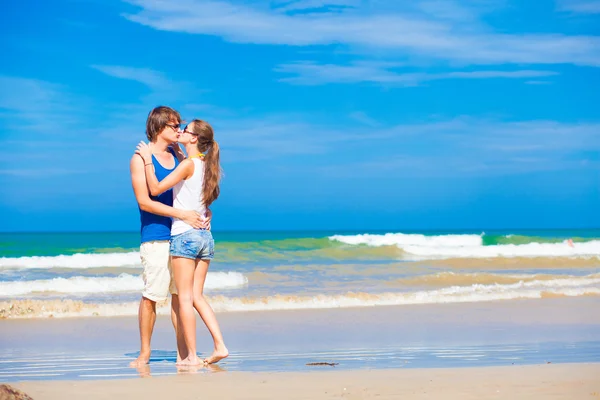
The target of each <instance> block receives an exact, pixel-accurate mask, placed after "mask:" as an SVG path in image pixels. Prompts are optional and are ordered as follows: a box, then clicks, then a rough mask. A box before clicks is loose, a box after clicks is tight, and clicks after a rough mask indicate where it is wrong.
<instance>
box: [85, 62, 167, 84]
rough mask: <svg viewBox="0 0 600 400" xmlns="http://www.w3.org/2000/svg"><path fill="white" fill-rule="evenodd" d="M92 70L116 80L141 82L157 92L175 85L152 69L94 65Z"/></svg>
mask: <svg viewBox="0 0 600 400" xmlns="http://www.w3.org/2000/svg"><path fill="white" fill-rule="evenodd" d="M92 68H94V69H96V70H98V71H100V72H102V73H104V74H106V75H109V76H112V77H114V78H119V79H126V80H131V81H135V82H139V83H141V84H143V85H146V86H148V87H149V88H151V89H155V90H161V89H164V88H168V87H170V86H171V85H173V82H172V81H170V80H169V79H167V78H166V77H165V76H164V74H163V73H161V72H159V71H155V70H152V69H150V68H134V67H126V66H120V65H92Z"/></svg>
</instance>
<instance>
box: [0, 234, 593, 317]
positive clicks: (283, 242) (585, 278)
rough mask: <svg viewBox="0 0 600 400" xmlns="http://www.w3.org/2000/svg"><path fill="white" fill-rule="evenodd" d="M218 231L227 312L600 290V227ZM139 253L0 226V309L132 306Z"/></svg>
mask: <svg viewBox="0 0 600 400" xmlns="http://www.w3.org/2000/svg"><path fill="white" fill-rule="evenodd" d="M213 235H214V238H215V243H216V250H215V259H214V260H213V261H212V262H211V267H210V271H209V273H208V277H207V281H206V288H205V289H206V292H207V293H208V294H209V295H211V296H214V297H215V299H216V300H215V307H216V308H217V309H219V310H221V311H252V310H261V309H279V310H292V309H303V308H330V307H355V306H383V305H393V304H427V303H432V302H433V303H438V302H439V303H444V302H464V301H474V302H477V301H499V300H510V299H516V298H542V299H543V298H545V297H548V296H550V297H552V296H595V295H600V230H598V229H588V230H521V231H492V230H488V231H485V232H482V231H456V232H448V231H427V232H411V231H404V232H380V231H372V232H340V231H338V232H336V231H330V232H325V231H314V232H218V231H216V232H213ZM138 249H139V233H137V232H101V233H100V232H99V233H2V234H0V317H1V316H2V315H12V314H13V313H14V308H11V309H10V310H8V311H7V309H4V311H3V308H2V301H5V302H6V301H11V302H15V301H16V302H17V303H16V304H17V305H19V304H23V306H24V307H26V310H27V313H29V314H28V315H32V316H38V315H39V316H42V315H53V316H56V315H62V314H65V313H66V314H69V313H71V314H72V313H73V312H79V313H81V315H113V314H111V313H114V314H117V313H125V314H130V313H132V314H133V313H135V309H136V307H135V301H136V300H137V299H139V296H140V292H141V290H142V288H143V283H142V280H141V272H142V267H141V263H140V258H139V253H138ZM29 300H33V301H36V302H37V303H35V305H34V307H33V308H32V306H31V305H30V304H27V305H25V303H18V302H22V301H29ZM65 300H71V301H74V302H75V303H73V304H71V303H69V304H65V303H64V301H65ZM81 302H82V303H83V305H82V304H80V303H81ZM13 304H14V303H5V307H9V306H10V305H13ZM106 305H109V307H105V306H106ZM99 308H101V310H99ZM11 310H12V311H11ZM31 310H33V311H31ZM2 313H3V314H2ZM7 313H8V314H7Z"/></svg>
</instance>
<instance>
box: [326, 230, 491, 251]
mask: <svg viewBox="0 0 600 400" xmlns="http://www.w3.org/2000/svg"><path fill="white" fill-rule="evenodd" d="M329 239H331V240H337V241H338V242H342V243H346V244H354V245H358V244H366V245H369V246H393V245H396V246H399V247H402V248H404V246H426V247H460V246H481V245H482V243H483V242H482V239H481V236H480V235H438V236H425V235H420V234H405V233H386V234H385V235H371V234H364V235H350V236H345V235H334V236H331V237H330V238H329Z"/></svg>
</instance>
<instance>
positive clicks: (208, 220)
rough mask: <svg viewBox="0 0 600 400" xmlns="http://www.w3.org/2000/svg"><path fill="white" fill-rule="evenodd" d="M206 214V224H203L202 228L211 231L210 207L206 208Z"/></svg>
mask: <svg viewBox="0 0 600 400" xmlns="http://www.w3.org/2000/svg"><path fill="white" fill-rule="evenodd" d="M204 215H205V218H204V226H202V228H203V229H206V230H207V231H210V222H211V221H212V211H210V208H207V209H206V213H205V214H204Z"/></svg>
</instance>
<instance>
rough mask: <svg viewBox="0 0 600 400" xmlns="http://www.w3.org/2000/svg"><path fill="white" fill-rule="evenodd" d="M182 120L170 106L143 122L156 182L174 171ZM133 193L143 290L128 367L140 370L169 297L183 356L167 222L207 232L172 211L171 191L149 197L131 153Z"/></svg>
mask: <svg viewBox="0 0 600 400" xmlns="http://www.w3.org/2000/svg"><path fill="white" fill-rule="evenodd" d="M180 126H181V117H180V115H179V113H178V112H177V111H175V110H173V109H172V108H169V107H164V106H160V107H156V108H154V109H153V110H152V111H151V112H150V114H148V119H147V120H146V136H147V137H148V140H149V141H150V144H149V146H150V147H151V149H152V154H153V156H154V157H152V163H153V165H154V169H155V172H156V176H157V178H158V179H159V180H162V179H164V178H165V177H166V176H167V175H168V174H169V173H170V172H171V171H173V170H174V169H175V168H176V167H177V165H178V164H179V161H181V160H182V159H183V157H184V156H183V153H182V152H181V149H180V148H179V145H177V138H178V135H179V132H180ZM129 166H130V170H131V183H132V186H133V192H134V194H135V198H136V200H137V203H138V206H139V210H140V220H141V225H142V227H141V242H142V244H141V246H140V257H141V261H142V266H143V267H144V272H143V278H144V291H143V292H142V299H141V301H140V307H139V312H138V319H139V329H140V341H141V348H140V355H139V357H138V358H137V359H136V360H134V361H132V362H131V364H130V366H131V367H140V366H143V365H146V364H148V361H149V360H150V351H151V350H150V340H151V338H152V331H153V330H154V323H155V322H156V303H157V302H162V301H165V300H166V299H167V297H168V295H169V292H171V296H172V298H171V321H172V322H173V327H174V328H175V334H176V336H177V358H178V360H179V359H180V358H181V357H187V354H181V353H182V352H185V344H184V343H185V342H184V341H183V338H182V337H181V335H179V334H178V329H177V315H178V310H179V298H178V296H177V292H176V290H175V287H174V284H173V283H172V282H171V266H170V261H169V260H170V259H169V239H170V238H171V217H173V218H178V219H181V220H183V221H185V222H186V223H188V224H190V225H191V226H193V227H194V228H196V229H199V228H206V227H207V226H208V225H209V220H210V218H209V219H205V217H204V216H202V215H200V214H198V213H196V212H195V211H187V210H178V209H175V208H173V207H172V205H173V191H172V190H168V191H166V192H164V193H162V194H160V195H159V196H156V197H155V196H150V194H149V192H148V186H147V184H146V174H145V172H144V168H145V166H144V160H143V159H142V157H140V156H139V155H137V154H135V155H134V156H133V157H132V158H131V162H130V164H129Z"/></svg>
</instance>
